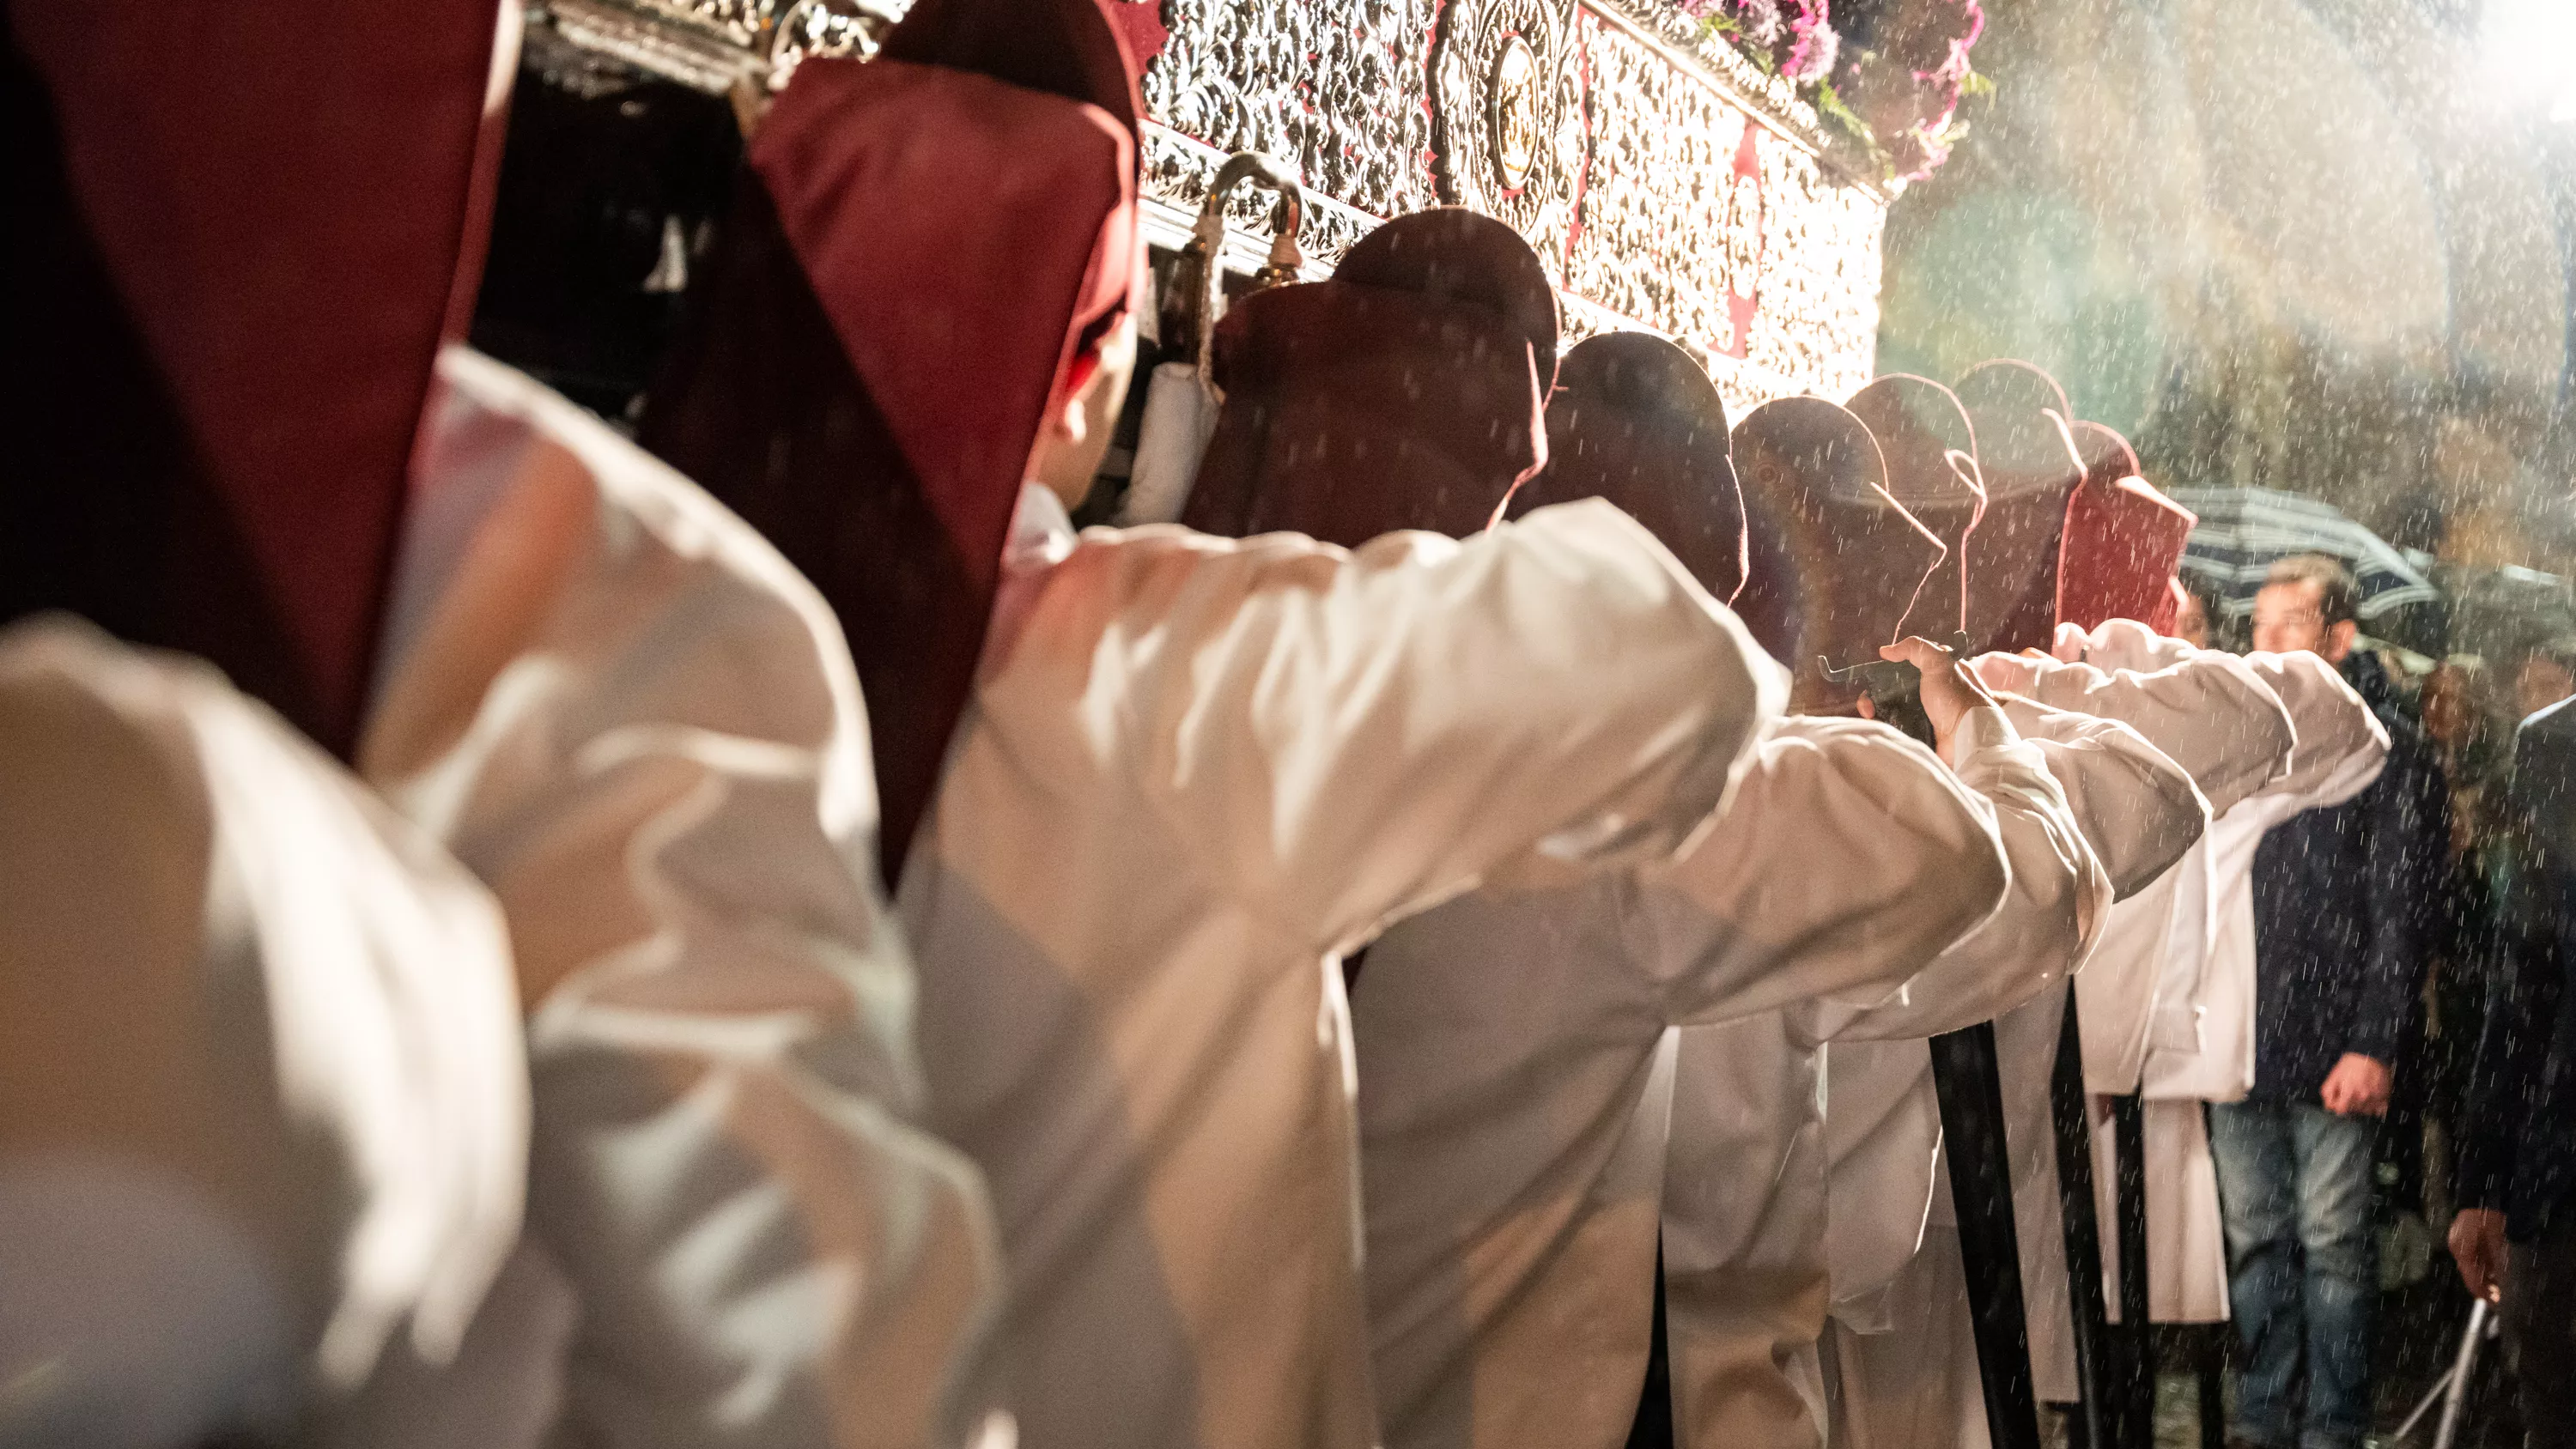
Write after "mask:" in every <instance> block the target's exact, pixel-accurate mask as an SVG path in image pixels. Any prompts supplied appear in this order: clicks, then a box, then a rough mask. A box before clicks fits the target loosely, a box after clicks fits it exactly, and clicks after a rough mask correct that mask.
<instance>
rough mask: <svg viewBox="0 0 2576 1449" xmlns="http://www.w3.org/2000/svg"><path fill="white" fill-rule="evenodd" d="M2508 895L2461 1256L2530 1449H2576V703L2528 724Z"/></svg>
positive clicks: (2458, 1235)
mask: <svg viewBox="0 0 2576 1449" xmlns="http://www.w3.org/2000/svg"><path fill="white" fill-rule="evenodd" d="M2507 798H2508V811H2509V818H2510V819H2511V820H2512V822H2513V824H2514V827H2515V833H2516V835H2517V837H2518V840H2517V843H2518V844H2519V845H2520V846H2521V849H2520V850H2519V851H2518V852H2517V857H2518V859H2519V861H2520V863H2521V868H2520V869H2519V870H2517V871H2516V872H2514V874H2513V877H2512V880H2511V883H2510V885H2509V887H2508V890H2507V893H2506V908H2505V911H2504V917H2503V927H2502V929H2501V930H2500V931H2499V932H2498V934H2497V946H2498V950H2497V960H2496V964H2495V969H2494V972H2493V974H2492V976H2491V977H2490V981H2491V988H2490V991H2489V993H2488V997H2487V1019H2486V1028H2485V1030H2484V1031H2483V1032H2482V1033H2481V1034H2480V1036H2479V1039H2478V1055H2477V1065H2476V1067H2475V1069H2474V1070H2473V1071H2472V1072H2471V1074H2470V1094H2469V1110H2468V1113H2467V1115H2466V1119H2465V1120H2464V1122H2463V1123H2462V1132H2461V1141H2460V1162H2459V1174H2458V1180H2457V1181H2456V1182H2455V1183H2454V1185H2453V1188H2454V1191H2455V1192H2456V1193H2457V1194H2458V1197H2459V1200H2460V1203H2461V1211H2460V1214H2459V1216H2458V1217H2457V1218H2455V1219H2453V1221H2452V1223H2451V1252H2452V1255H2453V1256H2454V1257H2456V1258H2457V1259H2458V1260H2459V1264H2460V1277H2461V1278H2462V1279H2463V1280H2465V1281H2466V1282H2467V1283H2468V1285H2469V1291H2470V1292H2472V1293H2475V1294H2478V1295H2479V1296H2481V1297H2483V1298H2486V1299H2488V1300H2489V1301H2491V1302H2496V1303H2498V1304H2499V1305H2500V1307H2501V1311H2502V1313H2503V1316H2504V1327H2505V1336H2506V1342H2507V1347H2508V1349H2509V1350H2510V1352H2511V1354H2512V1357H2513V1359H2514V1362H2515V1369H2516V1373H2515V1378H2516V1380H2517V1381H2518V1382H2519V1384H2520V1385H2521V1397H2522V1413H2523V1425H2524V1428H2525V1430H2526V1431H2527V1432H2528V1434H2529V1436H2530V1438H2529V1442H2530V1443H2531V1444H2533V1445H2550V1446H2555V1445H2563V1444H2576V1375H2571V1374H2570V1372H2569V1368H2570V1366H2571V1365H2576V992H2571V991H2569V990H2567V975H2568V967H2569V965H2570V963H2571V962H2576V700H2564V701H2561V702H2560V703H2558V704H2556V705H2553V706H2551V707H2549V708H2547V709H2544V710H2542V711H2541V712H2540V713H2538V714H2535V715H2533V716H2532V717H2531V718H2529V719H2527V720H2525V721H2523V724H2522V729H2521V731H2520V733H2519V734H2518V736H2517V737H2516V739H2515V742H2514V773H2513V783H2512V787H2511V789H2510V791H2509V793H2508V797H2507Z"/></svg>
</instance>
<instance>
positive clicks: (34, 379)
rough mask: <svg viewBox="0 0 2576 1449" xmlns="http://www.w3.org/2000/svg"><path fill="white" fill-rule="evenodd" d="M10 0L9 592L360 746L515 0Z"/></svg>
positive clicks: (467, 281)
mask: <svg viewBox="0 0 2576 1449" xmlns="http://www.w3.org/2000/svg"><path fill="white" fill-rule="evenodd" d="M7 16H8V20H7V25H8V33H7V37H6V40H7V43H6V47H5V52H6V53H5V55H0V95H4V96H5V99H4V100H0V106H5V110H6V114H5V117H0V128H5V130H6V133H7V137H8V139H7V142H6V143H5V144H0V178H5V179H0V191H5V194H6V197H7V200H6V202H5V203H0V216H5V217H6V221H5V222H0V235H5V236H6V237H7V239H8V240H7V242H6V243H5V245H6V246H7V248H8V254H7V257H6V260H5V262H0V278H5V280H0V289H5V292H6V296H7V299H8V300H7V302H6V303H5V307H6V315H7V318H8V321H7V333H8V337H9V345H10V349H11V351H12V353H13V354H14V355H15V356H17V357H18V358H19V359H20V362H21V365H20V366H19V367H16V368H14V369H12V372H11V376H10V378H9V381H8V384H7V385H6V386H5V387H0V428H5V431H6V433H7V436H8V438H9V448H10V462H9V466H8V467H7V468H6V469H5V470H0V619H5V618H15V617H18V616H21V615H24V614H28V613H31V612H35V611H38V610H44V609H66V610H70V611H73V612H75V613H79V614H82V615H85V616H87V617H88V618H90V619H91V620H92V621H94V622H96V623H98V624H100V625H101V626H103V627H105V628H107V629H109V630H110V631H112V632H114V633H116V634H119V635H121V636H123V637H125V638H127V639H129V640H132V641H135V642H137V643H142V644H148V645H155V646H161V647H166V648H173V649H180V650H185V651H188V652H191V653H195V654H199V655H203V656H204V657H206V658H207V659H210V660H212V661H213V662H214V663H215V664H216V665H218V666H219V667H221V668H222V669H223V670H224V671H225V672H226V673H227V674H229V675H230V676H231V677H232V679H233V681H234V682H235V683H236V684H238V685H240V686H241V687H242V688H243V689H245V690H247V691H249V692H250V693H251V694H253V695H255V696H257V697H259V698H261V699H263V700H265V701H267V702H268V703H269V704H270V705H272V706H273V707H275V708H276V709H277V710H278V711H279V712H280V713H281V714H283V715H285V716H286V717H287V718H288V719H289V720H291V721H293V722H294V723H295V724H296V725H297V726H299V727H300V728H302V729H303V730H304V731H305V732H306V733H308V734H310V735H311V736H312V737H313V738H314V739H316V740H318V741H320V742H321V743H323V744H324V745H325V746H327V747H329V748H331V749H333V750H334V751H336V752H338V753H340V754H341V755H343V756H344V757H345V756H346V755H347V754H348V752H349V751H350V749H351V748H352V747H353V745H354V743H355V740H356V737H357V733H358V729H359V727H360V724H361V716H362V713H363V711H364V709H365V706H366V692H367V686H368V676H369V671H370V668H371V665H372V654H373V651H374V648H375V640H376V633H377V629H378V626H379V620H380V616H381V614H382V612H383V607H384V596H385V591H386V588H387V585H388V580H389V576H390V573H391V570H392V563H393V556H394V549H395V544H396V533H397V530H398V528H399V526H400V522H401V517H402V508H403V501H404V490H405V479H406V476H407V471H408V466H409V462H410V458H411V452H412V446H413V439H414V436H415V434H416V433H417V431H418V428H419V423H420V416H421V408H422V404H423V402H424V401H425V399H426V398H427V396H428V392H429V384H430V371H431V368H432V366H433V364H434V363H435V361H436V358H437V352H438V347H439V344H440V342H441V340H442V338H443V337H445V336H449V335H454V334H455V333H457V332H461V330H462V328H461V325H458V324H459V323H460V322H461V318H462V316H463V315H464V312H465V309H466V308H467V307H469V306H470V303H471V298H472V295H473V282H474V275H475V271H476V263H477V262H478V261H479V254H480V249H481V246H482V242H483V235H484V228H485V226H486V224H487V221H488V211H487V208H488V198H489V190H488V187H485V186H478V184H477V180H478V177H482V178H486V179H488V177H489V175H490V164H489V163H490V162H491V160H492V158H493V156H494V155H495V152H494V151H493V149H492V147H491V146H489V145H487V144H484V143H485V142H486V141H489V140H497V136H498V134H499V126H498V125H497V116H496V115H495V114H494V112H496V111H497V104H498V101H499V100H500V98H502V97H503V96H505V95H506V86H495V85H493V84H492V76H493V73H494V70H495V65H494V61H495V55H494V44H495V38H496V36H499V35H501V34H502V33H503V29H504V26H505V24H507V25H510V26H513V27H514V26H515V22H516V12H515V8H513V9H512V10H511V11H510V12H509V14H508V15H507V17H506V19H505V16H504V14H503V12H502V10H501V8H500V7H499V6H498V5H497V4H496V3H495V0H329V3H323V0H262V3H258V4H220V5H170V4H145V3H140V0H93V3H87V4H80V5H47V4H35V3H29V0H12V3H10V4H9V6H8V11H7ZM509 33H510V34H511V35H513V36H515V29H514V28H513V29H511V30H510V32H509ZM514 54H515V51H514V50H511V51H505V52H504V54H503V56H502V59H504V60H505V61H506V60H507V59H508V57H509V56H511V55H514Z"/></svg>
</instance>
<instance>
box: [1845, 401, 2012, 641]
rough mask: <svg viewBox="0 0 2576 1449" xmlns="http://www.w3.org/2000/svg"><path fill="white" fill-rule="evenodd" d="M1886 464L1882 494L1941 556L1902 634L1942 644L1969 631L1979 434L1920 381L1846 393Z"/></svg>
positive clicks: (1979, 493) (1979, 500)
mask: <svg viewBox="0 0 2576 1449" xmlns="http://www.w3.org/2000/svg"><path fill="white" fill-rule="evenodd" d="M1851 410H1852V414H1853V415H1854V416H1855V417H1858V418H1859V419H1860V420H1861V421H1862V422H1864V423H1866V424H1868V425H1869V431H1870V436H1871V437H1873V438H1876V439H1877V440H1878V447H1879V451H1880V453H1881V454H1882V455H1883V456H1884V457H1885V458H1886V459H1887V491H1888V493H1889V494H1890V495H1891V496H1893V497H1894V498H1895V499H1896V501H1897V502H1899V503H1901V504H1903V505H1905V511H1906V512H1908V513H1911V514H1913V515H1914V518H1915V521H1916V522H1918V523H1921V524H1922V525H1923V526H1924V527H1925V528H1928V529H1930V530H1931V531H1932V535H1933V536H1934V537H1935V538H1938V539H1940V540H1941V544H1942V547H1943V548H1945V549H1947V550H1948V552H1947V553H1945V554H1944V555H1943V556H1942V558H1941V562H1940V564H1939V565H1938V566H1936V567H1935V568H1934V569H1933V570H1932V576H1931V577H1930V578H1929V579H1927V580H1925V581H1924V584H1923V598H1922V602H1921V603H1920V604H1918V605H1917V606H1916V608H1915V612H1914V616H1913V617H1912V618H1911V619H1909V620H1907V621H1906V628H1907V632H1908V633H1913V634H1920V635H1922V636H1923V637H1925V638H1927V639H1938V640H1941V641H1943V642H1945V643H1946V642H1948V641H1949V640H1950V639H1951V637H1952V636H1953V635H1955V634H1957V633H1959V632H1960V631H1962V630H1963V629H1965V628H1966V627H1967V615H1968V581H1967V575H1966V572H1965V571H1964V569H1963V567H1962V565H1963V561H1964V560H1965V559H1966V557H1967V552H1968V549H1967V543H1968V536H1969V535H1970V534H1972V533H1974V532H1976V529H1977V524H1978V521H1979V520H1980V519H1981V518H1983V517H1984V515H1985V511H1986V490H1985V487H1984V485H1982V484H1981V483H1979V482H1978V480H1977V434H1976V430H1975V429H1974V428H1972V427H1971V426H1969V423H1968V410H1967V409H1966V408H1963V407H1961V406H1960V405H1959V399H1958V396H1957V394H1955V393H1953V392H1951V391H1950V390H1949V389H1948V388H1946V387H1943V386H1942V385H1941V384H1939V383H1937V382H1934V381H1932V380H1931V379H1930V378H1926V377H1916V376H1914V375H1912V374H1910V373H1902V372H1892V373H1889V374H1887V375H1886V376H1884V377H1881V378H1878V379H1876V380H1874V381H1872V382H1871V383H1870V384H1869V386H1867V387H1864V388H1862V389H1861V390H1860V391H1859V392H1856V393H1854V394H1852V400H1851Z"/></svg>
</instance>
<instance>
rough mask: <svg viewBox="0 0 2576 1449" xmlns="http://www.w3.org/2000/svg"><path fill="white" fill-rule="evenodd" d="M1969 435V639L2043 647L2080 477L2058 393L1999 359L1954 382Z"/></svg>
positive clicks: (2024, 367) (2023, 367)
mask: <svg viewBox="0 0 2576 1449" xmlns="http://www.w3.org/2000/svg"><path fill="white" fill-rule="evenodd" d="M1957 390H1958V394H1959V401H1960V402H1961V403H1962V404H1963V405H1965V406H1966V408H1967V409H1968V418H1969V421H1970V422H1971V423H1972V424H1974V425H1975V427H1976V432H1977V472H1978V475H1979V477H1980V478H1981V479H1982V480H1983V482H1984V484H1985V489H1986V511H1985V515H1984V516H1983V517H1982V518H1981V519H1979V520H1978V523H1977V529H1976V532H1975V533H1974V534H1973V535H1972V536H1971V537H1970V539H1969V541H1968V547H1967V557H1966V560H1965V562H1964V564H1963V568H1964V570H1965V572H1966V575H1967V597H1968V637H1969V640H1970V642H1971V643H1972V644H1973V645H1974V646H1975V647H1976V648H1978V649H1980V650H1986V649H2045V648H2047V647H2048V646H2049V643H2050V640H2051V639H2052V637H2053V636H2054V635H2055V633H2056V629H2057V563H2058V545H2059V541H2060V539H2061V537H2062V536H2063V535H2064V533H2065V530H2066V504H2067V500H2068V498H2069V497H2070V496H2072V495H2073V493H2074V492H2075V485H2076V484H2077V482H2079V481H2080V480H2081V479H2082V478H2083V476H2084V465H2083V463H2082V461H2081V460H2079V459H2078V458H2077V457H2076V455H2075V440H2074V438H2073V437H2072V436H2071V435H2070V434H2069V433H2068V431H2067V426H2068V423H2069V422H2070V420H2071V418H2072V414H2070V413H2069V412H2068V411H2067V407H2066V392H2065V390H2064V389H2063V388H2060V387H2059V386H2058V385H2057V381H2056V379H2054V378H2052V377H2050V376H2049V375H2048V374H2047V373H2045V372H2042V371H2040V370H2039V369H2038V368H2036V367H2033V366H2031V365H2030V364H2029V363H2027V362H2013V361H2008V360H1998V361H1994V362H1983V363H1979V364H1978V365H1977V366H1975V367H1973V368H1970V369H1969V370H1968V371H1967V373H1966V374H1965V375H1964V376H1962V377H1961V378H1960V379H1959V383H1958V389H1957Z"/></svg>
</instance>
